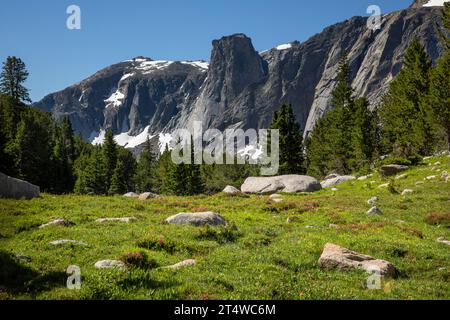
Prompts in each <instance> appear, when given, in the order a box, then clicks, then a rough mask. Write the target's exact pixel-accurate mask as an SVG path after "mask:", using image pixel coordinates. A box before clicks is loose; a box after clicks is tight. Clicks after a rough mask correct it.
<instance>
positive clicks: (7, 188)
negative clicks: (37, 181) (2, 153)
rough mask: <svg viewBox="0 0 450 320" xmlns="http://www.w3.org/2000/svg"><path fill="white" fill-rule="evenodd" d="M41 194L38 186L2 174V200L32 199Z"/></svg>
mask: <svg viewBox="0 0 450 320" xmlns="http://www.w3.org/2000/svg"><path fill="white" fill-rule="evenodd" d="M39 194H40V189H39V187H38V186H35V185H34V184H31V183H29V182H26V181H23V180H20V179H16V178H12V177H10V176H7V175H6V174H3V173H1V172H0V198H13V199H32V198H37V197H39Z"/></svg>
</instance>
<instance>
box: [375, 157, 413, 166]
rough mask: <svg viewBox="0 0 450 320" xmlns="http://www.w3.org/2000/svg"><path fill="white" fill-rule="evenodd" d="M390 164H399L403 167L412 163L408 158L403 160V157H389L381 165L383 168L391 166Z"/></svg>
mask: <svg viewBox="0 0 450 320" xmlns="http://www.w3.org/2000/svg"><path fill="white" fill-rule="evenodd" d="M389 164H399V165H403V166H410V165H411V161H410V160H408V159H406V158H402V157H388V158H386V159H384V160H382V161H381V162H380V165H382V166H384V165H389Z"/></svg>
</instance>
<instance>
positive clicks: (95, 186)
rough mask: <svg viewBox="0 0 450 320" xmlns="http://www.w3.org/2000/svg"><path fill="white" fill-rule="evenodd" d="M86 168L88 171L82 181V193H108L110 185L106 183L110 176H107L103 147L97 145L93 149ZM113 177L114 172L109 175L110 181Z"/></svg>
mask: <svg viewBox="0 0 450 320" xmlns="http://www.w3.org/2000/svg"><path fill="white" fill-rule="evenodd" d="M114 169H115V168H114ZM85 170H86V171H85V174H84V177H83V179H84V181H83V182H80V184H82V185H83V186H84V188H83V189H82V190H81V193H85V194H93V195H94V194H97V195H102V194H106V193H107V191H108V189H109V186H108V185H107V184H106V183H105V182H106V181H107V179H108V177H107V176H106V172H107V170H106V163H105V161H104V152H103V149H102V148H100V147H96V148H94V149H93V150H92V153H91V155H90V157H89V160H88V162H87V166H86V168H85ZM113 171H114V170H113ZM111 179H112V174H111V176H109V181H110V180H111Z"/></svg>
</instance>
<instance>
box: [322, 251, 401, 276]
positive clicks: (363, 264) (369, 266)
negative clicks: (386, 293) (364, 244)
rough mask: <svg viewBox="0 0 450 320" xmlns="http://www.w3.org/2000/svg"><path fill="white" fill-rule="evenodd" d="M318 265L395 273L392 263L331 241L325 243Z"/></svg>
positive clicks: (383, 274) (389, 274)
mask: <svg viewBox="0 0 450 320" xmlns="http://www.w3.org/2000/svg"><path fill="white" fill-rule="evenodd" d="M319 266H320V268H322V269H336V270H342V271H348V270H351V269H361V270H365V271H367V272H373V271H377V272H379V274H380V275H382V276H387V277H393V276H395V274H396V269H395V267H394V265H393V264H392V263H390V262H388V261H385V260H379V259H375V258H373V257H371V256H368V255H365V254H361V253H358V252H355V251H351V250H349V249H346V248H344V247H341V246H338V245H335V244H332V243H327V244H326V245H325V247H324V249H323V252H322V255H321V256H320V259H319Z"/></svg>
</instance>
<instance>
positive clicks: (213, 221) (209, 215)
mask: <svg viewBox="0 0 450 320" xmlns="http://www.w3.org/2000/svg"><path fill="white" fill-rule="evenodd" d="M164 222H165V223H169V224H179V225H186V224H187V225H193V226H203V225H210V226H219V225H225V224H226V221H225V219H224V218H223V217H222V216H221V215H219V214H218V213H215V212H210V211H209V212H194V213H179V214H176V215H173V216H170V217H169V218H167V219H166V220H164Z"/></svg>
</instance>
